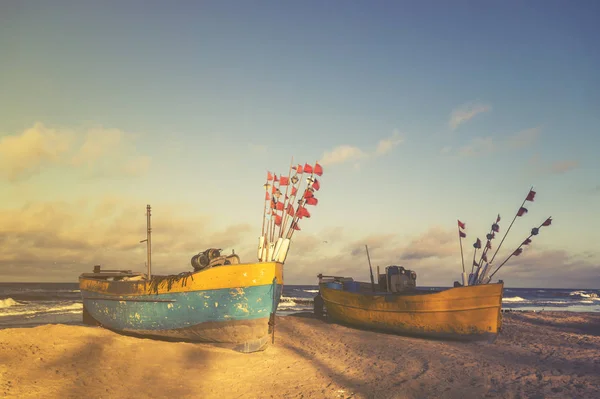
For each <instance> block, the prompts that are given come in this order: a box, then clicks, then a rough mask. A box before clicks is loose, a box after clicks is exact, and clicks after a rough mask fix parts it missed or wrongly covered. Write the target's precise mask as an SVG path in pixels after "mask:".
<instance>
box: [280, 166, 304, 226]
mask: <svg viewBox="0 0 600 399" xmlns="http://www.w3.org/2000/svg"><path fill="white" fill-rule="evenodd" d="M292 169H294V170H295V171H296V173H295V174H294V176H292V178H291V180H290V182H291V183H292V192H291V193H290V198H289V200H288V204H287V207H286V209H285V214H284V217H283V224H282V225H283V230H284V231H285V229H287V223H288V220H289V217H290V216H292V219H293V216H294V214H295V210H294V205H292V204H293V203H294V201H295V200H296V195H297V193H298V190H299V189H300V185H301V184H302V175H303V174H304V169H303V168H302V165H300V164H298V165H297V166H293V167H292ZM298 174H299V175H300V177H298Z"/></svg>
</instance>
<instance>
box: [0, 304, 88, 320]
mask: <svg viewBox="0 0 600 399" xmlns="http://www.w3.org/2000/svg"><path fill="white" fill-rule="evenodd" d="M13 309H14V308H13ZM82 309H83V304H82V303H71V304H69V305H65V304H58V305H56V304H55V305H54V306H50V307H48V306H36V307H29V306H27V307H20V308H19V309H17V310H12V309H11V310H8V311H1V312H0V317H7V316H27V315H36V314H55V313H74V312H80V311H81V310H82Z"/></svg>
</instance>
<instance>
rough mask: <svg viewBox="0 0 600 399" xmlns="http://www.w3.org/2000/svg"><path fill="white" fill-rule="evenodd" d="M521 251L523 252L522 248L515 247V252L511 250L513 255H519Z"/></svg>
mask: <svg viewBox="0 0 600 399" xmlns="http://www.w3.org/2000/svg"><path fill="white" fill-rule="evenodd" d="M521 252H523V248H517V250H516V251H515V252H513V255H514V256H519V255H521Z"/></svg>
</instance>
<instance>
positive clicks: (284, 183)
mask: <svg viewBox="0 0 600 399" xmlns="http://www.w3.org/2000/svg"><path fill="white" fill-rule="evenodd" d="M288 184H290V178H289V177H286V176H281V179H280V180H279V185H280V186H287V185H288Z"/></svg>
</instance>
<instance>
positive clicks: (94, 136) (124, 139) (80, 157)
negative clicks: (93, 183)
mask: <svg viewBox="0 0 600 399" xmlns="http://www.w3.org/2000/svg"><path fill="white" fill-rule="evenodd" d="M137 138H138V136H137V135H134V134H131V133H125V132H123V131H121V130H119V129H105V128H93V129H89V130H87V131H86V132H78V131H75V130H71V129H53V128H48V127H46V126H45V125H44V124H42V123H36V124H35V125H34V126H33V127H31V128H29V129H26V130H25V131H23V132H21V133H18V134H13V135H6V136H4V137H2V138H0V178H4V179H6V180H8V181H10V182H16V181H20V180H24V179H27V178H29V177H31V176H33V175H35V174H38V173H40V172H41V171H42V170H43V169H44V168H47V167H57V166H58V167H75V168H77V169H79V170H82V171H84V173H86V174H87V176H106V175H118V176H122V175H128V176H139V175H142V174H145V173H146V172H147V171H148V169H149V167H150V161H151V160H150V157H148V156H144V155H139V154H137V151H136V145H135V142H136V139H137Z"/></svg>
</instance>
